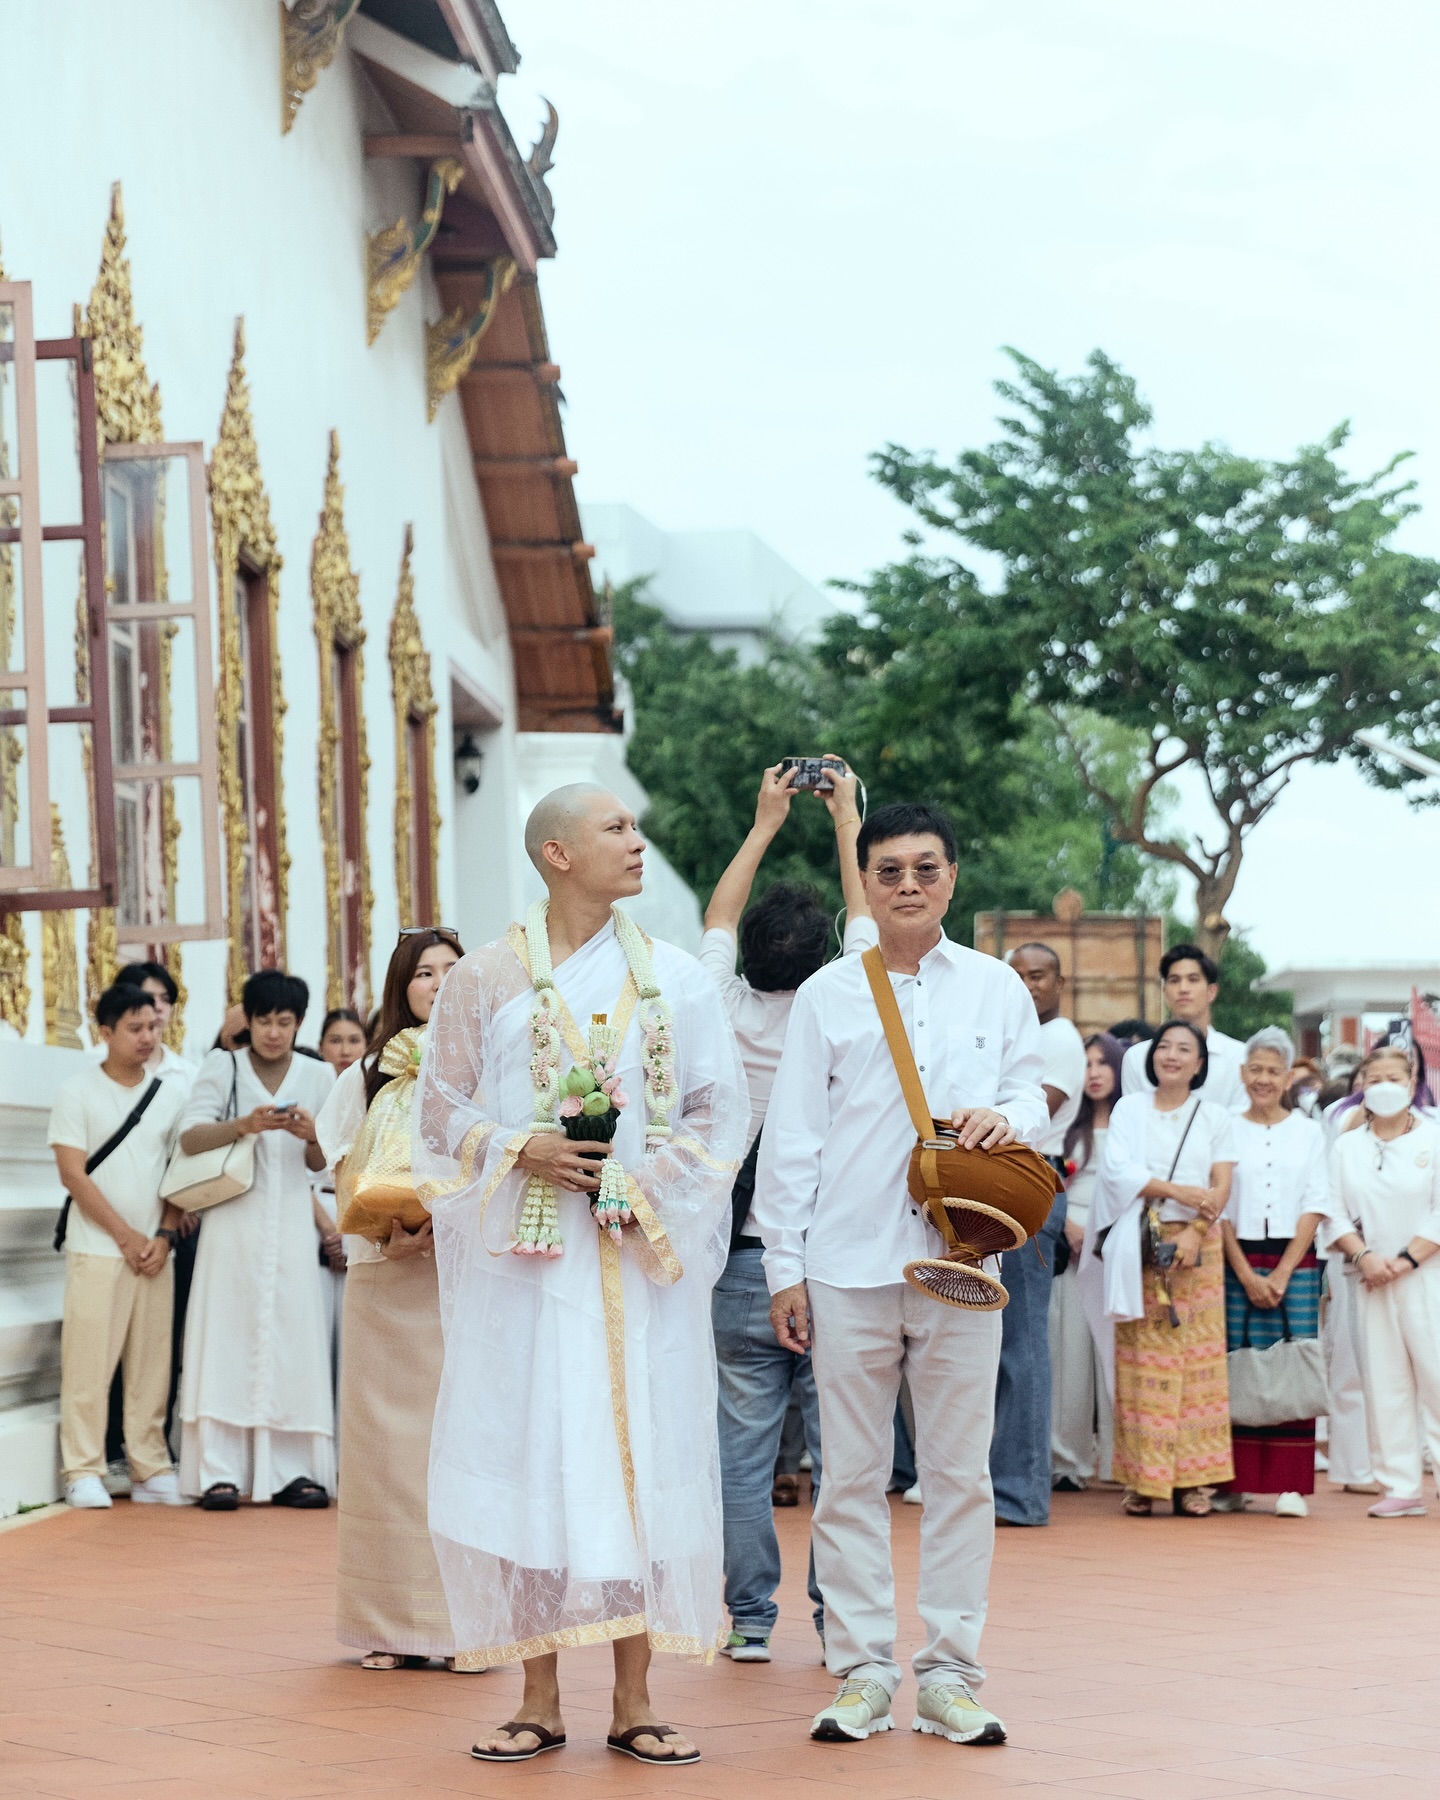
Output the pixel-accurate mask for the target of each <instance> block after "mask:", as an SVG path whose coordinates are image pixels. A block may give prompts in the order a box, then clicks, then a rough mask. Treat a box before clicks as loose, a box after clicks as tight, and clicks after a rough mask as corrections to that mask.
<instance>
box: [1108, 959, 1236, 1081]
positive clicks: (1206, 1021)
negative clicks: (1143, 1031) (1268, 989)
mask: <svg viewBox="0 0 1440 1800" xmlns="http://www.w3.org/2000/svg"><path fill="white" fill-rule="evenodd" d="M1160 980H1161V983H1162V988H1163V992H1164V995H1165V1012H1166V1015H1167V1017H1169V1018H1171V1019H1184V1020H1185V1022H1186V1023H1187V1024H1189V1025H1193V1026H1194V1027H1195V1028H1196V1030H1197V1031H1203V1032H1204V1033H1205V1048H1206V1049H1207V1050H1208V1051H1209V1052H1210V1069H1209V1073H1208V1074H1207V1075H1206V1077H1205V1086H1204V1089H1203V1090H1202V1092H1201V1095H1200V1098H1201V1099H1202V1100H1213V1101H1214V1102H1215V1104H1216V1105H1217V1106H1223V1107H1224V1108H1225V1110H1226V1112H1244V1111H1245V1109H1246V1107H1247V1106H1248V1105H1249V1104H1250V1102H1249V1100H1248V1098H1247V1097H1246V1094H1245V1089H1244V1086H1243V1085H1242V1083H1241V1080H1240V1065H1241V1063H1242V1062H1244V1060H1245V1046H1244V1045H1243V1044H1242V1043H1241V1042H1240V1040H1239V1038H1232V1037H1229V1036H1227V1035H1226V1033H1225V1032H1223V1031H1217V1030H1216V1029H1215V1027H1214V1026H1213V1025H1212V1024H1211V1023H1210V1010H1211V1008H1212V1007H1213V1006H1214V1004H1215V1002H1216V1000H1217V999H1219V997H1220V971H1219V969H1218V968H1217V967H1216V965H1215V961H1214V959H1213V958H1212V957H1209V956H1207V955H1206V954H1205V952H1204V951H1203V950H1202V949H1200V948H1199V946H1198V945H1196V944H1175V945H1173V946H1172V947H1171V948H1170V949H1169V950H1167V951H1166V952H1165V954H1164V955H1163V956H1162V957H1161V958H1160ZM1149 1051H1150V1044H1149V1040H1148V1039H1142V1041H1141V1042H1140V1043H1138V1044H1132V1045H1131V1046H1130V1048H1129V1049H1128V1050H1127V1051H1126V1052H1125V1060H1124V1062H1123V1063H1121V1065H1120V1091H1121V1092H1122V1093H1124V1094H1144V1093H1153V1092H1154V1091H1155V1084H1154V1083H1153V1082H1152V1081H1151V1080H1150V1079H1149V1077H1148V1076H1147V1075H1146V1073H1145V1058H1146V1056H1147V1055H1148V1054H1149Z"/></svg>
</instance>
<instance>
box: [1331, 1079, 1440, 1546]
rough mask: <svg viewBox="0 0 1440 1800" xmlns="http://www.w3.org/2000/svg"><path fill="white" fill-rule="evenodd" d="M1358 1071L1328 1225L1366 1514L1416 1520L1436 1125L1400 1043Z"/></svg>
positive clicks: (1431, 1337)
mask: <svg viewBox="0 0 1440 1800" xmlns="http://www.w3.org/2000/svg"><path fill="white" fill-rule="evenodd" d="M1366 1072H1367V1080H1366V1085H1365V1101H1364V1123H1363V1124H1361V1125H1358V1126H1356V1127H1355V1128H1354V1129H1353V1130H1350V1131H1346V1132H1344V1133H1343V1134H1342V1135H1341V1136H1340V1137H1339V1138H1338V1139H1337V1140H1336V1142H1335V1145H1334V1148H1333V1149H1332V1151H1331V1153H1330V1207H1329V1210H1330V1219H1331V1228H1332V1231H1333V1233H1334V1237H1333V1243H1334V1247H1335V1248H1336V1249H1337V1250H1339V1251H1341V1252H1342V1253H1343V1254H1344V1256H1345V1257H1346V1259H1347V1261H1348V1262H1349V1264H1350V1268H1351V1270H1352V1271H1353V1274H1354V1276H1355V1277H1357V1278H1358V1281H1359V1287H1358V1290H1357V1292H1356V1295H1355V1303H1356V1304H1355V1316H1356V1327H1357V1335H1358V1338H1359V1350H1360V1373H1361V1377H1362V1379H1363V1381H1364V1384H1365V1405H1366V1409H1367V1411H1368V1413H1369V1418H1370V1438H1371V1444H1372V1446H1373V1449H1374V1453H1375V1456H1374V1461H1375V1475H1376V1478H1377V1479H1378V1481H1379V1483H1380V1485H1381V1487H1382V1488H1383V1489H1384V1495H1383V1497H1382V1498H1381V1499H1380V1500H1378V1501H1377V1502H1376V1503H1375V1505H1374V1506H1372V1507H1371V1508H1370V1517H1371V1518H1372V1519H1401V1518H1411V1517H1423V1516H1424V1512H1425V1495H1424V1486H1423V1476H1422V1452H1423V1450H1424V1449H1425V1448H1427V1447H1428V1449H1429V1452H1430V1461H1431V1465H1432V1467H1433V1468H1435V1469H1440V1432H1437V1430H1436V1421H1437V1420H1440V1263H1436V1262H1434V1261H1433V1259H1434V1256H1435V1253H1436V1251H1437V1250H1440V1128H1437V1127H1436V1125H1435V1124H1434V1123H1433V1122H1432V1121H1431V1120H1429V1119H1424V1118H1422V1117H1421V1116H1420V1115H1419V1113H1417V1112H1416V1110H1415V1107H1414V1104H1413V1102H1414V1098H1415V1073H1414V1069H1413V1068H1412V1066H1411V1063H1410V1059H1409V1057H1408V1056H1407V1055H1406V1054H1405V1052H1404V1051H1403V1050H1402V1049H1399V1048H1398V1047H1397V1048H1396V1049H1395V1050H1393V1051H1386V1052H1384V1053H1383V1060H1381V1058H1380V1056H1378V1055H1376V1056H1372V1057H1370V1058H1367V1071H1366ZM1422 1434H1423V1435H1424V1436H1425V1437H1428V1438H1429V1443H1428V1446H1426V1445H1424V1444H1422V1441H1421V1440H1422Z"/></svg>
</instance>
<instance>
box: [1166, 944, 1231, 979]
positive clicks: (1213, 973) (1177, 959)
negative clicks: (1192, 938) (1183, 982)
mask: <svg viewBox="0 0 1440 1800" xmlns="http://www.w3.org/2000/svg"><path fill="white" fill-rule="evenodd" d="M1182 962H1193V963H1199V965H1200V973H1201V974H1202V975H1203V976H1204V977H1205V979H1206V981H1207V982H1208V983H1209V985H1210V986H1211V987H1214V986H1215V985H1216V984H1217V983H1218V982H1219V980H1220V971H1219V969H1218V968H1217V967H1216V966H1215V959H1214V957H1213V956H1207V955H1206V954H1205V952H1204V951H1203V950H1202V949H1201V948H1200V946H1199V945H1198V944H1175V945H1173V946H1172V947H1171V948H1170V949H1169V950H1167V951H1166V952H1165V954H1164V955H1163V956H1162V957H1161V958H1160V979H1161V980H1162V981H1163V980H1164V979H1165V977H1166V976H1167V975H1168V974H1169V973H1170V971H1171V970H1172V969H1173V968H1174V967H1175V965H1176V963H1182Z"/></svg>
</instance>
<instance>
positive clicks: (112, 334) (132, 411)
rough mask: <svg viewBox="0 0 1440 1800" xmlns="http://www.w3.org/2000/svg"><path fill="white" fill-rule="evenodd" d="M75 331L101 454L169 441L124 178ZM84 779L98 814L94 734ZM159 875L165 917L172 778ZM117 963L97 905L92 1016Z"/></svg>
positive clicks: (78, 681)
mask: <svg viewBox="0 0 1440 1800" xmlns="http://www.w3.org/2000/svg"><path fill="white" fill-rule="evenodd" d="M76 332H77V335H81V334H83V335H84V336H85V337H88V338H89V339H90V340H91V342H92V343H93V345H94V357H93V366H94V370H95V410H96V413H97V414H98V417H99V422H100V445H101V454H102V455H103V454H104V447H105V445H106V444H158V443H162V442H163V441H164V437H165V428H164V425H163V423H162V421H161V416H160V388H159V385H158V384H157V383H153V382H152V381H151V380H150V376H149V372H148V370H147V369H146V367H145V350H144V333H143V332H142V330H141V327H140V323H139V321H138V320H137V319H136V317H135V300H134V291H133V288H132V285H131V278H130V259H129V257H128V256H127V254H126V242H125V204H124V197H123V194H122V191H121V186H120V183H119V182H118V181H117V182H116V183H115V184H114V185H113V186H112V188H111V189H110V218H109V220H108V222H107V224H106V227H105V240H104V243H103V244H102V245H101V248H100V270H99V273H98V274H97V275H96V277H95V285H94V287H93V288H92V289H91V290H90V304H89V306H88V307H87V308H86V312H85V317H84V320H83V321H81V320H80V319H79V317H78V309H77V319H76ZM163 506H164V497H163V495H157V497H156V515H155V521H154V533H153V550H154V557H155V565H154V593H155V598H156V599H157V600H162V601H163V600H165V599H167V598H168V595H169V582H168V576H167V571H166V568H165V532H164V513H163V510H162V509H163ZM78 604H79V620H78V622H77V625H76V639H75V693H76V698H77V699H78V700H80V701H81V702H82V703H83V702H84V701H85V700H86V699H87V698H88V696H89V671H88V668H87V667H86V666H85V663H86V658H87V654H88V651H87V645H86V639H85V627H84V609H85V596H84V592H83V589H82V592H81V595H80V599H79V603H78ZM178 630H179V627H178V626H175V625H171V626H167V627H166V628H165V629H164V630H162V631H161V633H160V641H159V674H160V697H159V707H160V746H159V754H160V759H161V760H162V761H167V762H168V761H169V759H170V749H171V722H172V703H171V687H170V681H171V667H172V662H173V656H174V650H173V645H174V639H175V637H176V634H177V632H178ZM84 754H85V771H86V782H87V786H89V788H90V790H91V793H90V799H91V809H90V810H91V817H92V818H93V817H94V811H95V809H94V801H95V795H94V774H93V771H92V769H91V765H90V746H89V742H88V739H87V741H86V743H85V747H84ZM160 850H161V878H162V880H163V882H164V886H165V906H166V916H167V917H169V918H173V917H174V914H175V895H176V887H177V884H178V878H179V860H180V820H179V818H178V816H177V813H176V809H175V790H174V787H173V786H172V784H171V783H170V782H168V781H167V782H162V784H161V788H160ZM90 879H91V881H92V882H95V881H98V879H99V874H98V870H97V868H96V866H95V857H94V852H93V850H92V853H91V870H90ZM162 957H163V960H164V964H165V967H166V968H167V969H168V970H169V971H170V974H171V976H172V977H173V979H174V981H175V985H176V987H177V988H178V989H179V995H180V997H179V999H178V1000H177V1001H176V1003H175V1008H174V1011H173V1012H172V1013H171V1015H170V1021H169V1024H168V1025H167V1026H166V1029H165V1041H166V1043H168V1044H169V1045H170V1047H171V1048H172V1049H173V1050H179V1049H181V1048H183V1046H184V1042H185V1001H186V999H187V994H186V989H185V979H184V975H183V973H182V961H181V951H180V946H179V944H166V945H165V946H164V949H163V951H162ZM118 965H119V957H118V952H117V949H116V942H115V914H114V912H113V910H112V909H110V908H108V907H106V908H97V909H95V910H94V911H93V912H92V913H91V915H90V929H89V933H88V938H87V949H86V956H85V991H86V1000H87V1002H88V1005H89V1007H90V1010H91V1012H92V1014H93V1011H94V1007H95V1002H96V1001H97V1000H98V999H99V997H100V994H101V993H102V992H103V990H104V989H105V988H106V987H107V986H108V985H109V983H110V982H111V980H113V979H114V974H115V970H116V968H117V967H118Z"/></svg>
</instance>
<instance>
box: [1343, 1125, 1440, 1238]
mask: <svg viewBox="0 0 1440 1800" xmlns="http://www.w3.org/2000/svg"><path fill="white" fill-rule="evenodd" d="M1328 1211H1329V1214H1330V1217H1331V1220H1332V1221H1333V1224H1332V1231H1333V1234H1334V1236H1336V1237H1343V1236H1344V1234H1345V1233H1346V1232H1347V1231H1358V1232H1359V1233H1360V1235H1361V1237H1363V1238H1364V1240H1365V1242H1366V1244H1367V1245H1368V1246H1369V1247H1370V1249H1372V1250H1374V1251H1376V1252H1377V1254H1379V1255H1380V1256H1398V1255H1399V1254H1400V1252H1401V1251H1402V1250H1403V1249H1404V1248H1405V1246H1406V1245H1407V1244H1408V1243H1409V1242H1410V1240H1411V1238H1415V1237H1422V1238H1425V1239H1427V1240H1428V1241H1429V1242H1430V1243H1432V1244H1440V1129H1437V1127H1436V1126H1434V1125H1433V1124H1431V1123H1430V1121H1429V1120H1428V1119H1420V1118H1418V1116H1417V1121H1416V1125H1415V1128H1414V1130H1413V1131H1409V1132H1407V1133H1406V1134H1405V1136H1404V1137H1399V1138H1391V1139H1390V1140H1389V1141H1388V1142H1387V1141H1386V1140H1384V1139H1382V1138H1377V1137H1376V1136H1375V1134H1374V1132H1373V1131H1371V1129H1370V1127H1369V1126H1368V1125H1361V1126H1357V1127H1356V1129H1355V1130H1354V1131H1347V1132H1346V1133H1345V1134H1344V1136H1343V1137H1340V1138H1337V1139H1336V1141H1335V1147H1334V1149H1333V1150H1331V1152H1330V1203H1329V1207H1328ZM1424 1266H1425V1268H1426V1269H1427V1270H1428V1269H1431V1268H1432V1267H1434V1268H1436V1269H1440V1258H1433V1259H1429V1260H1427V1261H1426V1263H1425V1265H1424Z"/></svg>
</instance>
